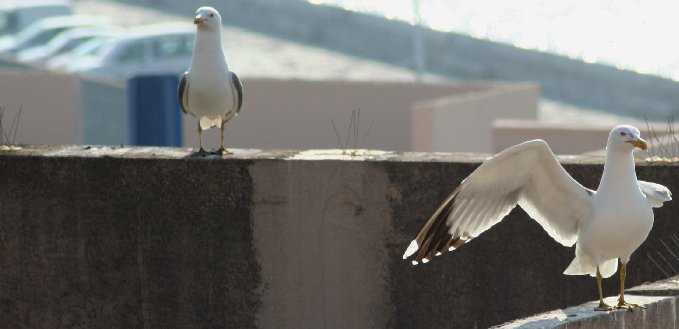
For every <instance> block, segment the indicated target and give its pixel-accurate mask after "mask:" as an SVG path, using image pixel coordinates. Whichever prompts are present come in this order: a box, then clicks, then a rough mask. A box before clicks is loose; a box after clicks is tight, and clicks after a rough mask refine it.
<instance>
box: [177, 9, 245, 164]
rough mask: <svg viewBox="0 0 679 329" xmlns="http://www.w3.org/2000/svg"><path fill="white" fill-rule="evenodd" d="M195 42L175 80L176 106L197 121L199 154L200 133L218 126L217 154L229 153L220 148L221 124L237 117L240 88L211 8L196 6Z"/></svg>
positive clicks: (201, 148)
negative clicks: (177, 86) (183, 68)
mask: <svg viewBox="0 0 679 329" xmlns="http://www.w3.org/2000/svg"><path fill="white" fill-rule="evenodd" d="M193 23H194V24H196V26H197V30H196V41H195V44H194V47H193V56H192V57H191V64H190V66H189V70H188V71H186V72H185V73H184V74H183V75H182V77H181V80H180V81H179V89H178V91H177V93H178V95H179V104H180V105H181V108H182V111H184V113H187V114H191V115H193V116H195V117H196V118H198V138H199V139H200V150H199V151H198V153H199V154H200V155H205V154H206V152H205V149H203V130H206V129H209V128H212V127H219V128H220V129H221V133H222V135H221V136H222V144H221V148H220V149H219V151H218V153H219V154H222V155H224V154H229V152H228V151H227V150H226V149H225V148H224V124H225V123H226V122H227V121H229V120H230V119H231V118H233V117H234V116H236V115H238V113H239V112H240V108H241V107H242V105H243V87H242V85H241V82H240V79H238V76H237V75H236V73H234V72H232V71H231V70H229V65H228V64H227V63H226V59H225V57H224V50H223V49H222V18H221V16H220V15H219V12H217V10H215V9H214V8H212V7H200V8H198V10H196V17H195V19H194V20H193Z"/></svg>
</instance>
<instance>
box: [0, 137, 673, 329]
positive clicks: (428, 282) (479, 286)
mask: <svg viewBox="0 0 679 329" xmlns="http://www.w3.org/2000/svg"><path fill="white" fill-rule="evenodd" d="M22 146H24V148H23V149H21V150H19V151H12V152H0V250H1V251H2V252H0V268H1V269H2V270H1V271H0V327H3V328H47V327H50V328H51V327H54V328H58V327H70V328H72V327H82V328H206V327H220V328H223V327H238V328H319V327H326V328H361V327H371V328H385V327H389V328H448V327H455V328H471V327H479V328H482V327H489V326H492V325H497V324H501V323H504V322H506V321H510V320H512V319H517V318H522V317H526V316H529V315H532V314H537V313H541V312H546V311H549V310H554V309H563V308H566V307H568V306H571V305H579V304H582V303H583V302H585V301H588V300H592V299H593V297H594V296H596V289H595V284H594V280H593V279H591V278H587V277H571V276H565V275H562V274H561V273H562V272H563V270H564V268H565V267H566V266H567V265H568V263H569V262H570V261H571V259H572V257H573V252H574V250H573V249H572V248H564V247H562V246H560V245H559V244H557V243H555V242H554V241H552V240H551V238H549V236H548V235H547V234H545V232H544V231H543V230H542V228H540V227H539V225H537V224H536V223H535V222H534V221H532V220H530V219H529V218H527V216H526V215H525V213H524V212H523V211H521V210H520V209H518V208H517V209H515V210H514V211H512V212H511V213H510V214H509V216H508V218H507V219H505V220H503V221H502V222H501V223H499V224H497V225H496V226H495V227H493V228H492V229H491V230H489V231H488V232H486V233H484V234H483V235H481V236H480V237H478V238H477V239H475V240H474V241H472V242H470V243H469V244H467V245H465V246H464V248H460V249H459V250H457V251H455V253H452V254H447V255H445V256H442V257H439V258H437V259H436V260H434V261H432V262H430V263H429V264H426V266H416V267H413V266H411V265H410V264H409V263H408V262H405V261H403V260H402V259H401V255H402V254H403V251H404V249H405V247H406V246H407V245H408V243H409V241H410V239H412V237H413V236H414V235H415V234H416V232H417V230H418V229H419V228H420V227H421V225H422V224H423V222H424V221H425V220H426V219H427V217H428V216H429V215H430V214H431V213H432V212H433V211H434V210H435V209H436V207H437V206H438V205H439V204H440V202H441V200H443V199H444V198H445V197H446V196H447V195H448V194H449V193H450V192H451V191H452V189H453V188H454V187H455V186H457V185H458V184H459V183H460V181H461V180H462V179H463V178H464V177H466V176H467V175H468V174H469V173H470V172H471V171H472V170H474V168H476V166H478V164H479V163H480V162H481V161H482V160H483V159H485V157H486V155H482V154H455V153H399V152H385V151H366V150H356V155H355V156H352V155H349V154H342V151H338V150H317V151H302V152H300V151H287V150H274V151H263V150H254V149H233V150H232V151H233V152H234V155H233V156H228V157H224V158H221V157H217V156H211V157H206V158H199V157H195V156H193V155H192V150H191V149H188V148H142V147H119V146H116V147H108V146H107V147H100V146H87V147H86V146H30V145H22ZM349 151H353V150H349ZM601 159H602V158H600V157H562V158H561V160H562V162H563V163H564V166H565V168H566V170H567V171H569V172H570V173H571V174H572V175H573V176H574V178H575V179H577V180H578V181H580V182H581V183H582V184H583V185H585V186H587V187H590V188H596V185H597V184H598V181H599V178H600V175H601V170H602V165H601ZM676 170H677V164H673V163H662V164H655V163H646V161H643V160H642V161H639V166H638V168H637V174H638V177H639V178H640V179H644V180H648V181H657V182H662V183H663V184H666V185H667V186H668V187H669V188H670V189H672V190H677V189H679V181H678V179H679V175H677V171H676ZM678 210H679V204H677V203H673V202H670V203H669V204H667V205H666V206H664V207H663V208H660V209H658V210H657V211H656V221H655V225H654V228H653V230H652V231H651V234H650V236H649V239H648V240H647V241H646V242H645V243H644V244H643V245H642V246H641V247H640V249H639V250H637V252H635V254H634V255H633V256H632V260H631V262H630V266H629V271H628V282H627V283H628V286H630V287H631V286H635V285H639V284H641V283H643V282H646V281H651V282H653V281H657V280H659V279H663V278H664V276H665V274H664V272H665V271H666V269H663V268H658V267H657V265H655V263H654V262H653V260H652V259H651V256H653V257H655V255H657V253H659V252H660V253H665V254H667V253H668V251H667V250H666V247H665V245H664V243H663V241H669V240H668V239H670V238H671V237H672V234H674V232H677V231H678V230H679V222H677V221H676V220H675V217H676V215H675V214H676V213H677V211H678ZM617 288H618V287H617V280H615V279H610V280H605V281H604V293H605V294H606V295H609V296H612V295H614V294H615V293H616V292H617ZM630 298H637V297H632V296H630Z"/></svg>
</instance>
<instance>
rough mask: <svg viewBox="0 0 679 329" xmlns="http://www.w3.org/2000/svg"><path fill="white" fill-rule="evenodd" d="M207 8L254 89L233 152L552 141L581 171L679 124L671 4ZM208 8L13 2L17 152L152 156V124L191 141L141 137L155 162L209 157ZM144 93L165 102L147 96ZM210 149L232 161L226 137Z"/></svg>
mask: <svg viewBox="0 0 679 329" xmlns="http://www.w3.org/2000/svg"><path fill="white" fill-rule="evenodd" d="M201 4H205V5H212V6H214V7H215V8H216V9H218V10H219V11H220V13H221V14H222V19H223V23H224V28H223V31H222V32H223V34H222V37H223V46H224V49H225V54H226V56H227V60H228V62H229V65H230V67H231V69H232V70H233V71H235V72H236V73H238V75H239V76H240V77H241V80H242V81H243V84H244V89H245V102H244V107H243V110H242V111H241V114H240V115H239V116H238V117H237V118H235V119H234V120H232V121H230V122H229V123H228V124H227V127H226V137H225V143H226V145H227V146H228V147H239V148H263V149H267V148H281V149H307V148H374V149H385V150H397V151H461V152H495V151H498V150H500V149H503V148H504V147H507V146H509V145H513V144H516V143H518V142H521V141H524V140H527V139H532V138H542V139H545V140H547V141H548V142H549V143H550V145H552V147H553V148H554V151H555V152H557V153H568V154H579V153H586V152H599V151H600V150H601V149H602V148H603V147H604V142H605V138H604V137H605V136H606V134H607V132H608V130H609V129H610V128H611V127H612V126H614V125H617V124H620V123H632V124H636V125H637V126H639V127H640V128H643V129H642V130H646V120H648V121H650V127H651V128H653V129H655V130H657V131H659V132H660V131H662V132H666V131H667V128H666V126H667V121H668V120H670V119H671V117H673V116H674V115H675V114H676V113H679V78H678V77H679V59H677V58H679V57H677V56H676V55H675V54H676V53H677V51H676V50H679V49H678V46H676V44H675V43H674V42H672V36H673V35H676V32H677V27H676V26H674V25H672V24H671V22H672V19H671V17H669V16H668V15H669V13H670V12H672V11H671V8H669V7H668V8H665V7H666V6H667V5H666V4H665V3H664V2H662V1H644V2H638V1H571V2H567V3H553V2H549V1H537V0H530V1H522V2H520V3H505V2H500V1H491V0H483V1H465V0H459V1H453V0H447V1H446V0H439V1H433V0H432V1H426V0H420V1H417V0H402V1H390V2H383V1H350V0H346V1H343V0H336V1H334V0H328V1H325V0H313V1H302V0H232V1H228V2H223V1H206V2H202V3H201ZM195 6H196V5H195V4H194V3H192V2H187V1H182V0H143V1H125V0H119V1H114V0H72V1H63V0H35V1H25V0H24V1H10V0H4V1H0V31H1V32H0V34H2V37H1V38H0V107H2V108H3V111H4V112H3V115H2V126H3V127H4V129H3V131H4V134H5V135H6V137H5V140H9V142H13V143H19V144H20V143H40V144H107V145H120V144H125V145H129V144H140V142H139V140H138V139H135V138H134V136H136V135H135V134H137V135H138V134H139V132H138V131H133V130H135V129H140V128H139V127H140V126H139V125H133V124H132V122H135V120H136V119H135V118H136V117H135V115H136V114H137V113H139V111H154V112H153V113H156V112H158V113H160V115H161V116H163V115H169V116H170V117H171V118H174V120H179V121H180V124H178V125H174V126H172V125H169V126H167V127H165V126H164V125H165V124H164V122H165V121H166V120H165V119H162V118H159V119H158V120H151V121H148V122H142V125H141V129H144V127H149V129H147V130H144V131H143V132H142V133H150V132H151V131H153V132H156V131H161V132H163V131H165V132H164V134H165V135H168V136H171V137H172V138H167V139H165V140H164V139H162V138H161V139H160V141H159V142H154V143H153V144H159V145H177V146H178V145H184V146H189V147H196V146H197V144H198V141H197V137H198V136H197V133H196V132H195V125H196V121H195V119H194V118H192V117H189V116H183V115H181V114H180V113H179V110H178V106H177V104H176V91H175V88H176V82H174V81H176V79H177V77H178V76H179V74H181V73H182V72H183V71H185V70H186V69H187V67H188V63H189V61H190V56H191V49H192V43H193V39H192V37H193V31H194V26H193V24H192V18H193V16H194V12H195V9H196V8H195ZM64 16H66V18H64ZM55 17H56V18H55ZM149 76H153V77H162V78H163V79H165V80H162V79H160V80H153V81H164V82H163V83H164V85H162V86H160V87H157V86H152V85H148V84H147V82H146V81H147V80H136V79H140V77H149ZM134 81H136V82H134ZM149 81H150V80H149ZM148 83H150V82H148ZM131 88H137V89H134V90H132V89H131ZM139 94H141V95H145V96H148V97H147V100H146V101H145V102H144V103H135V102H137V101H136V99H137V98H134V97H132V96H131V95H139ZM149 99H150V101H149ZM152 107H157V109H153V110H152V109H151V108H152ZM19 112H20V113H21V114H20V116H18V113H19ZM359 113H360V115H358V114H359ZM163 118H164V117H163ZM13 122H17V124H16V125H13V124H12V123H13ZM12 127H14V128H12ZM172 127H181V129H178V130H177V129H176V128H172ZM206 136H207V137H206V138H205V141H206V144H207V145H208V146H210V147H216V146H218V145H219V131H218V130H215V129H213V130H212V131H210V132H209V133H208V134H206ZM591 138H598V139H594V140H600V141H601V143H599V144H595V145H592V143H591V142H589V143H588V142H587V141H588V140H590V139H591ZM0 141H2V140H0Z"/></svg>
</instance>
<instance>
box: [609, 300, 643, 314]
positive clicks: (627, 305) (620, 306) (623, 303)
mask: <svg viewBox="0 0 679 329" xmlns="http://www.w3.org/2000/svg"><path fill="white" fill-rule="evenodd" d="M615 308H617V309H627V310H630V312H631V311H632V310H633V309H635V308H646V306H644V305H639V304H630V303H628V302H626V301H624V300H621V301H618V305H615Z"/></svg>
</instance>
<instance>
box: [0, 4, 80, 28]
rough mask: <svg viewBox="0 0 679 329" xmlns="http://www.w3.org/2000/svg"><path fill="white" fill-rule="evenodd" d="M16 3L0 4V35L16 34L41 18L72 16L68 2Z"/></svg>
mask: <svg viewBox="0 0 679 329" xmlns="http://www.w3.org/2000/svg"><path fill="white" fill-rule="evenodd" d="M17 2H18V1H17ZM17 2H15V3H11V4H8V3H4V4H0V35H10V34H14V33H17V32H19V31H21V29H23V28H25V27H26V26H28V25H29V24H31V23H33V22H36V21H38V20H41V19H43V18H47V17H52V16H63V15H71V14H73V8H72V7H71V2H70V1H69V0H31V1H21V2H18V3H17Z"/></svg>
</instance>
